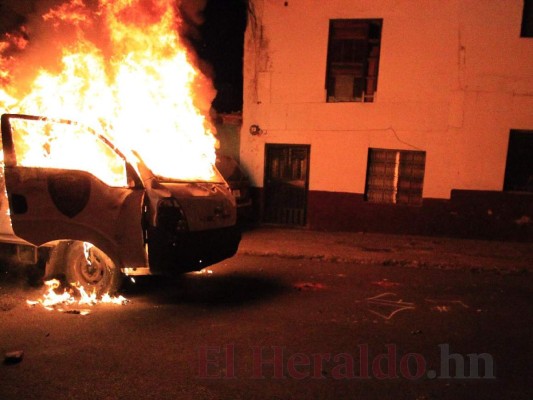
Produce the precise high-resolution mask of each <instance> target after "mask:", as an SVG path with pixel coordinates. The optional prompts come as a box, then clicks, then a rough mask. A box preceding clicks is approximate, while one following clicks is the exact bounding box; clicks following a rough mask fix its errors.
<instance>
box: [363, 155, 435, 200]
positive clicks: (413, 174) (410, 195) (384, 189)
mask: <svg viewBox="0 0 533 400" xmlns="http://www.w3.org/2000/svg"><path fill="white" fill-rule="evenodd" d="M426 156H427V154H426V152H425V151H423V150H400V149H383V148H371V147H370V148H369V149H368V158H367V169H366V182H365V194H364V199H365V201H367V202H369V203H374V204H395V205H407V206H420V205H422V201H423V190H424V176H425V170H426ZM379 164H381V165H379ZM417 167H418V169H417ZM379 172H381V174H380V173H379ZM380 181H381V183H380Z"/></svg>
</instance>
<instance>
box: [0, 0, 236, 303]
mask: <svg viewBox="0 0 533 400" xmlns="http://www.w3.org/2000/svg"><path fill="white" fill-rule="evenodd" d="M178 3H179V2H176V1H175V0H95V1H93V0H91V1H88V0H53V1H51V2H35V7H34V8H32V15H29V16H28V18H27V19H26V20H27V24H26V25H24V26H20V27H19V28H18V29H16V30H14V31H13V32H6V33H4V34H3V35H0V114H2V117H1V128H2V129H1V130H2V143H1V144H2V149H1V151H0V155H1V157H2V159H1V160H0V243H7V244H10V245H11V244H13V245H15V246H16V248H17V249H19V250H20V251H19V252H18V254H22V255H28V254H29V255H30V257H29V258H31V259H32V260H33V261H37V260H43V261H44V262H45V263H46V271H45V279H47V278H51V277H54V276H57V275H65V276H66V279H67V281H68V282H72V283H76V282H77V283H78V284H80V285H83V286H84V287H85V290H87V291H92V290H95V291H97V292H99V293H105V292H107V291H111V292H113V291H115V290H116V289H117V288H118V286H119V284H120V280H121V277H122V276H123V275H124V274H125V275H143V274H176V273H183V272H187V271H193V270H199V269H202V268H204V267H206V266H208V265H210V264H213V263H216V262H218V261H221V260H223V259H225V258H227V257H231V256H232V255H233V254H235V252H236V251H237V247H238V244H239V241H240V234H239V232H238V230H237V228H236V227H235V225H236V203H235V198H234V196H232V193H231V191H230V188H229V186H228V183H227V182H226V181H225V180H224V179H223V177H222V176H221V175H220V173H219V172H218V171H217V169H216V167H214V165H215V161H216V150H217V146H218V141H217V139H216V136H215V133H214V125H213V124H212V122H211V121H210V115H211V114H210V113H211V104H212V100H213V98H214V97H215V95H216V91H215V90H214V88H213V85H212V81H211V80H210V79H209V78H208V77H207V76H206V75H205V74H203V73H202V71H201V70H200V69H199V68H198V67H197V65H198V60H197V58H196V57H195V55H194V54H191V51H190V47H189V46H187V44H186V43H185V41H184V40H183V39H182V37H181V36H180V33H181V32H183V31H186V30H187V26H186V23H185V22H184V21H195V20H201V18H195V17H191V16H187V17H185V18H184V17H182V16H181V14H180V12H181V11H180V10H181V8H180V7H178ZM51 4H55V5H53V6H51ZM22 249H26V250H28V251H22Z"/></svg>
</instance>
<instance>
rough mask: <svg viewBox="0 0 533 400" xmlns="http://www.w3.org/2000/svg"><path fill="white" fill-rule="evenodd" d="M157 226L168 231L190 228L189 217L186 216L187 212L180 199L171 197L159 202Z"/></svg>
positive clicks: (180, 230)
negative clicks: (184, 210)
mask: <svg viewBox="0 0 533 400" xmlns="http://www.w3.org/2000/svg"><path fill="white" fill-rule="evenodd" d="M156 226H157V227H158V228H159V229H162V230H164V231H166V232H168V233H174V232H182V231H187V230H189V226H188V224H187V218H185V214H184V212H183V210H182V209H181V206H180V204H179V203H178V200H176V199H174V198H169V199H163V200H161V201H160V202H159V204H158V206H157V220H156Z"/></svg>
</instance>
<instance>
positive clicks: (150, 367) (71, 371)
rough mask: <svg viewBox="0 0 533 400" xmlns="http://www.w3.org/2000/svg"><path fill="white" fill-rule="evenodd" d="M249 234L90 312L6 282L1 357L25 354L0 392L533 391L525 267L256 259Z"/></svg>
mask: <svg viewBox="0 0 533 400" xmlns="http://www.w3.org/2000/svg"><path fill="white" fill-rule="evenodd" d="M275 233H276V234H277V235H278V237H279V235H280V234H282V233H283V232H281V231H279V232H275ZM268 234H269V233H268V232H267V233H264V235H268ZM259 236H260V235H259ZM282 236H283V235H282ZM288 236H291V235H288ZM258 238H259V237H258ZM260 238H261V239H262V240H263V241H264V239H265V236H263V237H260ZM282 239H283V237H281V238H280V243H283V242H284V241H283V240H282ZM321 239H322V240H323V238H321ZM420 240H422V239H420ZM431 240H434V239H431ZM252 241H255V238H252V237H251V236H247V234H245V238H244V240H243V246H242V247H241V252H240V253H239V255H238V256H236V257H234V258H233V259H231V260H228V261H226V262H223V263H221V264H218V265H215V266H213V267H211V268H208V269H207V270H205V271H203V273H199V274H189V275H187V276H184V277H183V278H181V279H178V280H174V281H169V280H161V279H149V280H143V281H140V282H138V283H137V284H135V285H128V286H127V287H126V288H125V290H124V293H123V294H124V295H125V296H126V297H127V298H128V299H129V300H130V302H129V303H128V304H126V305H113V306H111V305H97V306H94V307H90V308H89V309H90V313H89V314H88V315H81V314H70V313H62V312H58V311H47V310H44V309H42V308H40V307H39V306H37V307H33V308H31V307H28V306H27V305H26V304H25V299H27V298H30V299H34V298H36V297H38V296H39V295H40V292H41V291H42V290H38V289H30V288H28V287H26V286H16V285H14V284H13V283H3V284H1V285H0V286H1V289H0V323H1V325H0V326H1V330H0V352H2V353H3V354H5V353H7V352H10V351H15V350H22V351H24V355H23V358H22V361H20V362H15V363H11V364H10V363H4V364H3V365H0V398H1V399H57V398H70V399H89V398H91V399H93V398H99V399H131V398H145V399H228V400H229V399H415V400H422V399H470V398H472V397H473V396H474V397H475V398H480V399H481V398H483V399H502V398H506V399H530V398H531V396H532V394H533V393H532V392H531V385H530V384H528V379H529V377H530V375H531V363H530V355H531V350H532V349H531V337H532V335H531V333H532V332H531V326H532V325H533V323H532V322H533V321H532V318H531V312H530V308H531V304H532V296H531V295H532V291H531V288H532V286H531V273H530V272H529V271H528V270H527V269H524V268H508V269H503V267H502V266H500V267H499V268H488V267H487V268H485V269H483V268H478V267H476V268H465V267H464V266H462V267H461V268H459V267H457V268H451V264H448V267H445V268H440V267H439V266H438V265H429V266H428V264H423V265H421V264H420V263H415V264H413V263H411V264H409V263H407V262H406V261H405V259H404V262H403V263H397V262H396V263H394V262H390V260H389V262H386V260H385V262H384V261H382V260H379V262H375V263H371V262H365V263H362V262H358V261H357V260H355V259H351V260H350V259H344V260H328V259H327V257H326V259H324V258H323V257H322V258H320V257H319V258H316V257H308V256H306V255H305V254H304V255H301V256H299V257H297V256H295V255H294V254H292V255H287V254H288V253H284V251H282V250H279V249H278V252H279V254H277V255H272V254H270V255H269V254H262V255H258V254H256V255H253V254H251V253H254V251H255V250H254V248H253V247H254V246H253V245H252V243H251V242H252ZM441 244H442V243H441ZM379 246H381V247H380V248H381V249H382V250H383V249H384V248H385V246H386V243H383V242H382V243H380V244H379ZM379 246H378V244H376V245H375V246H374V248H373V249H374V250H377V248H378V247H379ZM521 246H524V245H520V244H517V245H516V246H514V245H513V246H511V247H514V248H515V250H516V251H519V252H522V251H523V250H524V248H523V247H521ZM493 247H494V248H496V247H497V245H496V244H495V245H494V246H493ZM526 247H527V245H526ZM279 248H280V249H282V248H283V246H281V244H280V246H279ZM464 248H469V246H464ZM265 249H268V246H265ZM287 251H288V250H287ZM316 251H318V250H316V247H315V252H316ZM427 251H428V250H426V253H425V254H426V255H427ZM470 251H471V250H470ZM302 252H303V251H301V253H302ZM517 254H518V253H516V254H515V257H517ZM315 255H316V254H315ZM398 256H399V254H396V256H391V255H390V254H389V257H391V258H394V257H397V258H398V259H400V257H398ZM411 258H412V257H411ZM495 262H498V260H497V259H495ZM500 262H501V260H500ZM85 308H87V307H78V308H77V309H76V308H75V309H74V310H75V311H79V310H80V309H85Z"/></svg>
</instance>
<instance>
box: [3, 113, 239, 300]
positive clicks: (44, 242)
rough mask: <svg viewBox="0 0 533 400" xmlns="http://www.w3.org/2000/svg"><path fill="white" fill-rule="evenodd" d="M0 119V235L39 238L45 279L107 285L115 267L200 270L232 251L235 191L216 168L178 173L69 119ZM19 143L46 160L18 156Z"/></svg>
mask: <svg viewBox="0 0 533 400" xmlns="http://www.w3.org/2000/svg"><path fill="white" fill-rule="evenodd" d="M1 126H2V147H3V154H4V159H3V164H4V165H3V174H2V177H1V179H0V241H2V242H4V243H12V244H15V245H23V246H31V248H33V249H34V251H35V252H36V254H37V249H38V247H42V249H44V251H43V250H41V251H40V252H39V254H40V256H41V257H46V261H47V262H46V271H45V278H46V279H48V278H52V277H54V276H57V275H61V274H64V275H65V276H66V279H67V281H68V282H78V283H79V284H80V285H82V286H83V287H85V288H86V290H89V291H91V290H95V291H96V292H97V293H107V292H114V291H116V290H117V289H118V287H119V285H120V281H121V276H122V275H123V274H125V275H146V274H167V275H172V274H177V273H183V272H188V271H193V270H199V269H202V268H204V267H206V266H208V265H211V264H213V263H216V262H219V261H221V260H223V259H225V258H227V257H231V256H233V255H234V254H235V252H236V251H237V248H238V244H239V240H240V233H239V231H238V229H237V228H236V227H235V224H236V207H235V200H234V197H233V196H232V194H231V191H230V189H229V186H228V184H227V183H226V182H225V180H224V179H223V178H222V177H221V176H220V174H219V173H218V171H217V170H216V168H214V167H213V170H212V178H211V179H209V180H205V181H201V180H177V179H173V178H168V177H164V176H158V175H155V174H154V173H153V172H152V171H151V170H150V169H149V168H148V167H147V166H146V165H145V164H144V162H143V160H142V159H141V158H140V157H139V156H138V155H135V154H132V155H131V156H133V160H132V159H130V158H127V157H126V156H125V155H124V153H122V152H121V151H120V150H119V149H118V148H117V147H115V146H114V145H113V143H112V142H111V141H110V140H109V139H108V138H106V137H105V136H102V135H99V134H97V133H96V132H95V131H93V130H91V129H89V128H87V127H84V126H81V125H79V124H76V123H74V122H72V121H67V120H52V119H48V118H44V117H37V116H29V115H17V114H4V115H2V118H1ZM69 134H70V135H72V137H68V135H69ZM56 135H57V136H56ZM41 136H42V138H40V137H41ZM50 136H56V139H57V140H58V141H57V142H56V143H54V141H52V143H53V144H52V145H50V139H49V138H50ZM30 138H31V141H30V142H29V140H30ZM62 142H68V143H69V144H70V146H68V147H67V146H64V145H63V143H62ZM28 145H29V146H30V147H31V148H32V150H34V151H37V152H38V151H42V152H43V153H42V154H45V155H46V157H44V156H43V157H42V158H43V159H46V160H47V161H48V162H50V163H52V164H53V165H55V167H45V166H43V164H42V163H38V162H37V163H36V162H35V158H31V157H27V156H24V155H25V154H28V153H31V151H28V150H27V149H26V147H27V146H28ZM90 148H93V149H94V150H95V151H89V149H90ZM64 153H68V154H64ZM88 154H90V156H88ZM63 157H66V160H68V162H67V163H66V164H65V165H64V166H61V161H60V160H61V159H63ZM37 160H39V158H37ZM84 165H91V166H97V167H98V168H97V169H92V170H90V171H91V172H88V171H87V169H88V168H84Z"/></svg>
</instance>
